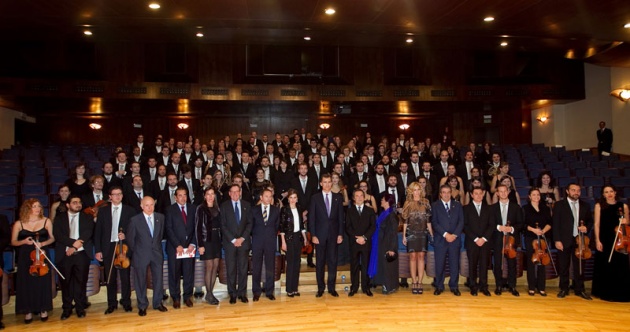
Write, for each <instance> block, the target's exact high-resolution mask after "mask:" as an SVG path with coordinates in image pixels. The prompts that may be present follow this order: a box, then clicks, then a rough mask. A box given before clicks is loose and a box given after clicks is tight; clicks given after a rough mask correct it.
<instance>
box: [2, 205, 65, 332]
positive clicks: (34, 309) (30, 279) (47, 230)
mask: <svg viewBox="0 0 630 332" xmlns="http://www.w3.org/2000/svg"><path fill="white" fill-rule="evenodd" d="M37 238H38V239H39V245H40V246H41V247H42V248H45V247H46V246H48V245H49V244H51V243H53V242H55V238H54V237H53V225H52V222H51V221H50V219H48V218H46V217H44V209H43V207H42V204H41V203H40V202H39V201H38V200H37V199H34V198H31V199H28V200H26V201H25V202H24V203H22V207H20V220H18V221H16V222H15V223H14V224H13V231H12V233H11V245H12V246H14V247H17V248H16V249H17V270H18V271H17V278H16V287H15V313H16V314H24V315H25V316H24V323H26V324H29V323H31V322H32V321H33V314H39V317H40V319H41V320H42V321H43V322H45V321H47V320H48V311H50V310H52V279H51V277H52V273H54V272H53V270H52V267H50V266H49V268H50V270H49V271H48V273H46V274H45V275H43V276H32V275H31V274H30V273H29V267H30V266H31V264H32V261H31V257H30V255H31V252H32V251H33V250H35V245H34V244H33V242H34V241H35V240H36V239H37ZM46 264H47V265H49V263H48V261H46Z"/></svg>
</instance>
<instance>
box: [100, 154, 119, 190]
mask: <svg viewBox="0 0 630 332" xmlns="http://www.w3.org/2000/svg"><path fill="white" fill-rule="evenodd" d="M102 170H103V178H104V179H105V181H104V184H103V191H104V192H106V193H107V192H109V188H111V187H122V180H121V179H120V178H118V177H117V176H116V175H115V174H114V166H113V164H112V163H111V162H109V161H107V162H105V163H103V168H102Z"/></svg>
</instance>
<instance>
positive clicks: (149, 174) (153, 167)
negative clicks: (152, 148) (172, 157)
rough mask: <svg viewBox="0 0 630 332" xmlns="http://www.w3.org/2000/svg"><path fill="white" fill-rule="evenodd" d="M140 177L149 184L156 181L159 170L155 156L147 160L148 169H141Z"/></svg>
mask: <svg viewBox="0 0 630 332" xmlns="http://www.w3.org/2000/svg"><path fill="white" fill-rule="evenodd" d="M140 175H141V176H142V178H143V179H144V180H147V183H151V181H153V180H155V179H156V178H157V176H158V169H157V160H155V157H154V156H151V157H148V158H147V164H146V167H141V169H140Z"/></svg>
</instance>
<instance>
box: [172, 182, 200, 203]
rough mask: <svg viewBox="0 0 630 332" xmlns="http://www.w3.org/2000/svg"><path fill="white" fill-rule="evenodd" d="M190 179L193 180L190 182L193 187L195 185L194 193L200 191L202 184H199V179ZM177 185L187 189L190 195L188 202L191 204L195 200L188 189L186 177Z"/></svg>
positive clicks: (187, 193)
mask: <svg viewBox="0 0 630 332" xmlns="http://www.w3.org/2000/svg"><path fill="white" fill-rule="evenodd" d="M190 181H191V182H190V183H192V187H193V192H192V193H193V194H196V193H198V192H199V189H200V188H201V184H199V181H197V180H195V179H193V178H191V179H190ZM177 186H178V187H181V188H184V189H186V195H187V196H188V203H189V204H190V203H193V200H192V199H191V198H190V196H191V194H190V191H189V190H188V185H186V181H185V178H184V179H182V180H181V181H179V182H178V183H177ZM195 199H198V197H195Z"/></svg>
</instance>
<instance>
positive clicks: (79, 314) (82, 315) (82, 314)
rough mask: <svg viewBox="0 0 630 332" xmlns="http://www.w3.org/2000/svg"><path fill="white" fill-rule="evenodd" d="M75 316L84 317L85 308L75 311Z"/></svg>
mask: <svg viewBox="0 0 630 332" xmlns="http://www.w3.org/2000/svg"><path fill="white" fill-rule="evenodd" d="M77 317H79V318H83V317H85V310H81V311H77Z"/></svg>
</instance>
